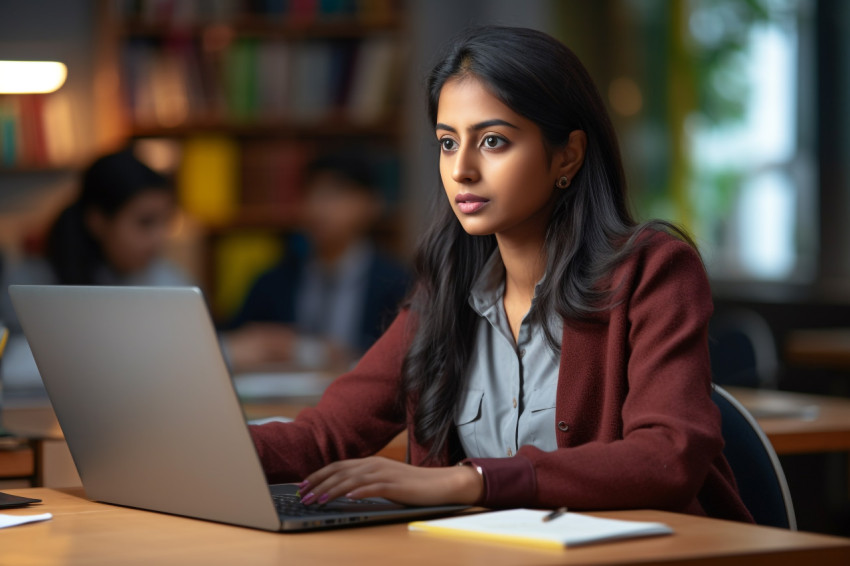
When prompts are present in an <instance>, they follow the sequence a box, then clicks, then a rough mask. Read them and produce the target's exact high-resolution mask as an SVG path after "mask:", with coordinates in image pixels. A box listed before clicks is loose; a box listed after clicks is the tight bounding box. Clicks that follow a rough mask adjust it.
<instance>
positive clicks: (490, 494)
mask: <svg viewBox="0 0 850 566" xmlns="http://www.w3.org/2000/svg"><path fill="white" fill-rule="evenodd" d="M464 462H469V463H470V464H472V465H473V466H479V467H480V469H481V472H482V474H483V476H484V495H483V497H482V498H481V500H479V501H477V502H476V504H477V505H481V506H483V507H489V508H491V509H498V508H511V507H525V506H527V505H529V504H530V502H532V501H534V497H535V494H536V493H537V476H536V475H535V474H534V466H533V465H532V464H531V461H530V460H529V459H528V458H525V457H524V456H514V457H512V458H467V459H466V460H464Z"/></svg>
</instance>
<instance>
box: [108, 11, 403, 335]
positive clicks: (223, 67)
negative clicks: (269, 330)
mask: <svg viewBox="0 0 850 566" xmlns="http://www.w3.org/2000/svg"><path fill="white" fill-rule="evenodd" d="M403 10H404V5H403V4H402V2H401V1H399V0H265V1H263V0H254V1H249V0H244V1H239V0H217V1H204V0H179V1H178V0H134V1H129V0H128V1H123V0H112V1H109V0H106V1H103V2H102V10H101V12H102V19H103V24H102V25H103V27H104V29H105V30H107V32H108V34H109V35H110V37H109V40H108V43H107V44H108V45H112V46H114V56H113V57H112V58H111V60H112V61H113V63H112V65H114V66H115V67H117V70H116V72H117V77H118V80H119V81H120V89H119V92H120V98H121V103H120V105H119V111H118V113H117V114H116V116H115V118H114V119H115V120H117V121H119V122H120V124H121V128H122V130H123V132H124V136H125V138H126V139H129V140H133V141H134V143H135V144H136V146H137V149H138V150H139V152H140V153H145V154H148V155H149V156H150V157H151V159H152V160H153V161H157V160H160V161H162V162H163V163H164V164H179V165H178V166H177V168H176V170H174V175H175V179H176V184H177V187H178V192H179V196H180V201H181V205H182V208H183V210H184V211H185V213H186V214H187V215H188V216H189V217H190V218H191V219H192V221H193V222H194V223H195V224H196V225H199V226H200V227H201V233H202V237H201V248H202V250H203V252H202V255H203V257H204V260H203V269H202V272H203V276H202V281H201V283H202V286H203V287H204V288H205V291H206V292H207V294H208V296H209V297H210V299H211V306H212V307H213V312H214V314H215V316H216V317H217V318H219V319H225V318H226V317H227V316H228V315H230V314H231V313H232V312H233V310H234V308H235V307H236V306H237V305H238V303H239V302H240V301H241V299H242V296H243V295H244V293H245V291H246V290H247V286H248V285H249V283H250V281H251V280H253V278H254V277H255V276H256V275H257V274H258V273H259V272H260V271H262V270H263V269H265V268H266V267H268V266H269V265H271V264H272V263H274V261H276V260H277V259H278V258H279V257H280V254H281V253H283V252H284V250H283V246H284V244H283V242H284V238H283V237H282V236H283V235H285V234H287V233H289V232H291V231H293V230H295V229H297V227H298V218H299V206H300V202H301V189H302V181H303V172H304V168H305V166H306V165H307V163H308V162H309V161H310V160H311V158H312V157H314V156H316V155H318V154H319V153H320V152H324V151H331V150H335V149H340V148H342V147H345V146H346V145H349V144H350V145H352V146H357V147H358V148H360V149H361V150H362V149H363V148H367V149H369V150H371V151H370V153H373V154H374V156H375V162H376V165H377V171H378V177H379V179H380V180H381V183H380V184H381V188H382V189H383V190H384V192H385V193H386V196H387V200H388V202H389V203H390V204H391V205H392V203H393V202H394V201H395V200H396V199H397V196H398V191H399V189H398V186H399V179H400V168H401V159H400V151H399V145H400V140H401V132H400V124H401V123H402V121H401V120H400V110H401V107H402V97H403V93H402V91H401V87H400V85H402V84H403V82H404V81H403V80H401V78H402V73H403V70H404V69H403V64H404V54H405V50H406V42H405V34H404V29H403V28H404V25H403V20H404V18H403ZM382 231H384V232H388V233H392V231H393V228H392V225H391V224H389V223H388V224H387V226H384V227H383V228H382Z"/></svg>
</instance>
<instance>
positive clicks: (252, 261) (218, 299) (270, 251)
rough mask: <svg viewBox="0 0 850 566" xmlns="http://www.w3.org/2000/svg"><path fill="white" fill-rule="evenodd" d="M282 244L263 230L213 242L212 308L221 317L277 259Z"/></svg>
mask: <svg viewBox="0 0 850 566" xmlns="http://www.w3.org/2000/svg"><path fill="white" fill-rule="evenodd" d="M283 247H284V246H283V242H282V241H281V240H280V238H279V237H277V236H276V235H274V234H272V233H268V232H264V231H247V232H236V233H233V234H230V235H227V236H224V237H222V238H220V239H219V241H218V242H216V246H215V251H214V253H215V265H216V273H215V286H214V289H215V291H214V295H213V308H214V312H215V313H216V315H217V316H218V317H219V318H220V319H221V320H227V319H229V318H231V317H232V316H234V315H235V314H236V312H237V311H238V309H239V307H240V306H242V303H243V302H244V301H245V297H246V296H247V294H248V292H249V291H250V290H251V286H252V285H253V284H254V281H255V280H256V278H257V277H258V276H259V275H260V274H262V273H263V272H264V271H266V270H267V269H269V268H270V267H272V266H273V265H274V264H275V263H277V262H278V261H280V258H281V257H282V255H283V251H284V250H283Z"/></svg>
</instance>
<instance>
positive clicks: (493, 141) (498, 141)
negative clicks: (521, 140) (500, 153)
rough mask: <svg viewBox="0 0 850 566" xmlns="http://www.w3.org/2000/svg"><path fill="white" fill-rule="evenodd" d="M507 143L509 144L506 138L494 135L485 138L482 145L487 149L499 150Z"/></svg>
mask: <svg viewBox="0 0 850 566" xmlns="http://www.w3.org/2000/svg"><path fill="white" fill-rule="evenodd" d="M507 143H508V141H507V140H506V139H505V138H503V137H501V136H493V135H490V136H484V140H483V141H482V144H483V145H484V147H486V148H487V149H498V148H500V147H502V146H504V145H505V144H507Z"/></svg>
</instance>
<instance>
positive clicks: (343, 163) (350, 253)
mask: <svg viewBox="0 0 850 566" xmlns="http://www.w3.org/2000/svg"><path fill="white" fill-rule="evenodd" d="M305 191H306V194H305V202H304V219H303V221H304V235H305V236H306V245H304V242H303V241H302V242H301V244H302V245H300V246H299V245H298V243H299V242H298V239H296V238H291V239H290V245H289V246H288V249H287V254H286V256H285V257H284V258H283V259H282V260H281V262H280V263H279V264H278V265H276V266H275V267H273V268H272V269H270V270H269V271H267V272H266V273H263V274H262V275H261V276H260V277H259V278H258V279H257V280H256V282H255V283H254V285H253V286H252V288H251V290H250V291H249V293H248V296H247V298H246V300H245V302H244V304H243V305H242V308H241V310H240V311H239V312H238V314H237V315H236V316H235V318H234V319H233V320H232V321H231V323H230V324H229V328H231V329H233V330H232V331H230V332H229V333H227V334H225V340H224V344H225V350H226V352H227V355H228V358H229V361H230V363H231V365H232V367H233V368H234V369H237V370H238V369H240V368H250V367H252V366H257V365H262V364H264V363H275V362H290V363H294V364H296V365H300V366H307V367H316V366H338V365H345V364H346V363H349V362H350V361H352V360H353V359H355V358H357V357H358V356H359V355H361V354H362V353H363V352H364V351H366V350H367V349H368V348H369V347H370V346H371V345H372V344H373V343H374V342H375V340H377V339H378V337H380V335H381V333H382V332H383V330H384V328H385V326H386V324H388V323H389V322H390V321H391V320H392V318H393V317H394V316H395V314H396V312H397V308H398V304H399V303H400V302H401V301H402V299H403V298H404V296H405V294H406V292H407V289H408V284H409V281H410V276H409V274H408V272H407V270H406V269H405V268H404V267H403V266H402V265H401V264H399V263H398V262H396V261H394V260H393V259H391V258H389V257H387V256H386V255H384V254H382V253H381V252H379V251H378V249H377V248H376V246H375V245H374V243H373V242H372V240H371V238H370V233H371V232H372V230H373V229H374V227H375V225H376V223H377V222H378V220H379V219H380V218H381V215H382V213H383V209H384V202H383V199H382V197H381V194H380V190H379V188H378V186H377V182H376V179H375V171H374V167H373V165H372V162H371V160H370V159H369V156H367V155H364V154H362V153H360V152H357V151H353V150H348V151H339V152H336V153H329V154H326V155H323V156H321V157H319V158H318V159H316V160H315V161H313V162H312V163H310V164H309V165H308V167H307V170H306V176H305Z"/></svg>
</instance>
